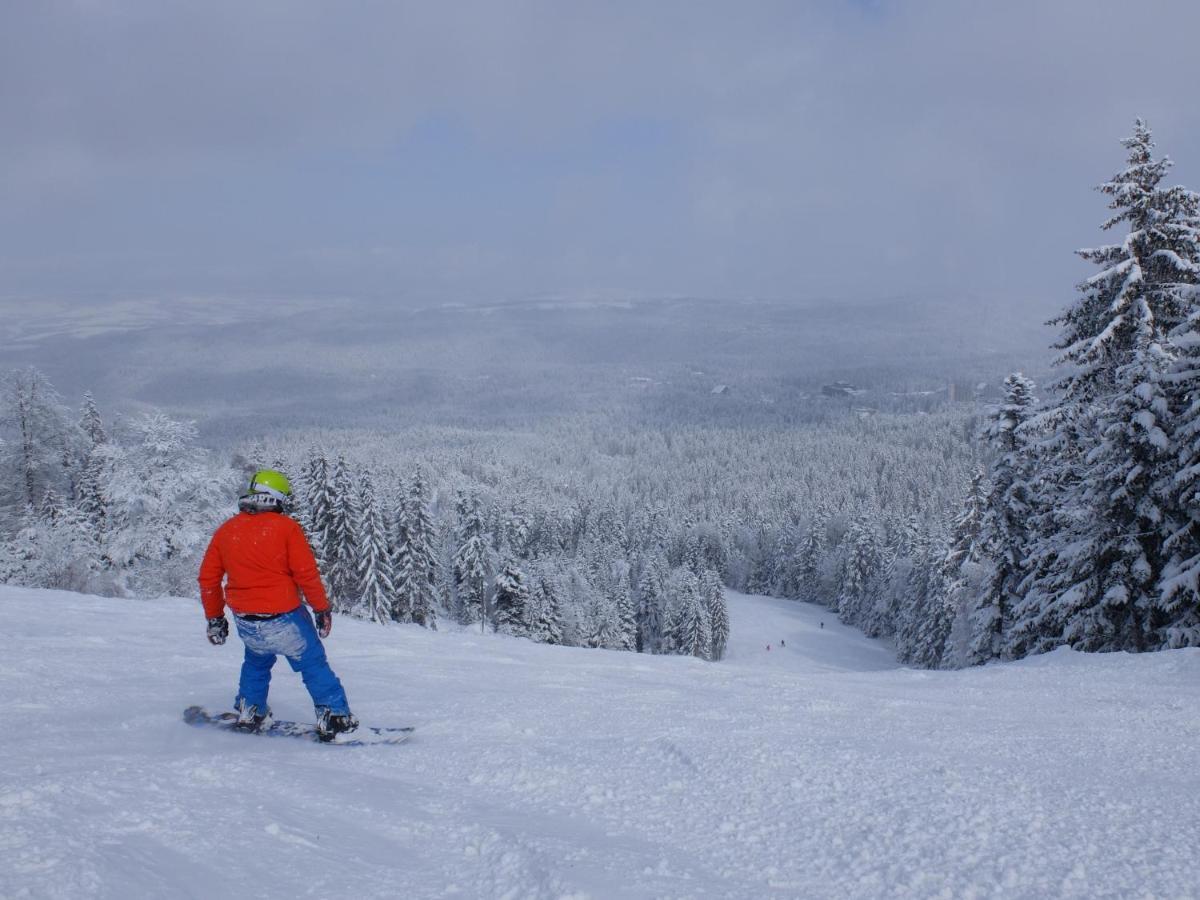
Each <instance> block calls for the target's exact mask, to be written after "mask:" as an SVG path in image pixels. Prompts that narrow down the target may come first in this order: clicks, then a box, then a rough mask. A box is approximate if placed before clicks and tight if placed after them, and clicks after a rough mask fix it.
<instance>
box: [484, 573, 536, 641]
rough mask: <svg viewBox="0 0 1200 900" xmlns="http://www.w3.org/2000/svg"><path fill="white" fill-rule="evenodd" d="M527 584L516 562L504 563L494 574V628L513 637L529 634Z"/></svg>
mask: <svg viewBox="0 0 1200 900" xmlns="http://www.w3.org/2000/svg"><path fill="white" fill-rule="evenodd" d="M529 604H530V597H529V584H528V582H527V580H526V578H525V573H524V572H522V571H521V570H520V569H519V568H518V567H517V564H516V562H514V561H512V560H510V561H509V562H507V563H505V564H504V567H503V568H502V569H501V570H500V574H499V575H497V576H496V593H495V597H494V599H493V601H492V605H493V620H494V622H495V626H496V630H497V631H498V632H500V633H502V634H511V635H513V636H514V637H527V636H528V635H529Z"/></svg>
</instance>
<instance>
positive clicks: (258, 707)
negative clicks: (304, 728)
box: [199, 469, 358, 741]
mask: <svg viewBox="0 0 1200 900" xmlns="http://www.w3.org/2000/svg"><path fill="white" fill-rule="evenodd" d="M291 497H292V487H291V485H290V484H289V483H288V480H287V478H286V477H285V476H284V475H283V474H282V473H280V472H275V471H272V470H269V469H261V470H259V471H258V472H255V473H254V477H253V478H251V479H250V487H249V488H248V489H247V490H246V492H245V493H244V494H242V496H241V497H240V498H239V500H238V514H237V515H236V516H234V517H233V518H232V519H229V520H228V521H226V522H225V523H224V524H223V525H221V527H219V528H218V529H217V531H216V533H215V534H214V535H213V538H212V542H211V543H210V544H209V545H208V552H206V553H205V554H204V561H203V562H202V563H201V564H200V578H199V581H200V599H201V602H203V604H204V614H205V615H206V616H207V617H208V640H209V642H210V643H212V644H214V645H219V644H224V643H225V638H226V637H227V636H228V635H229V622H228V621H227V620H226V618H225V606H226V604H228V605H229V608H230V609H231V610H233V620H234V622H235V623H236V625H237V631H238V636H239V637H241V639H242V642H243V643H244V644H245V645H246V654H245V657H244V659H243V661H242V674H241V680H240V683H239V684H238V694H237V697H236V699H235V700H234V708H235V710H236V711H237V714H238V727H240V728H243V729H245V730H247V731H259V730H261V729H262V728H263V727H264V726H267V725H269V724H270V716H271V710H270V708H269V707H268V706H267V690H268V688H269V687H270V685H271V667H272V666H274V665H275V659H276V656H277V655H282V656H284V657H286V658H287V661H288V664H289V665H290V666H291V667H292V669H293V671H296V672H299V673H300V676H301V677H302V678H303V679H304V686H305V687H306V688H308V692H309V694H310V695H311V696H312V700H313V705H314V706H315V707H316V713H317V733H318V737H319V738H320V739H321V740H323V741H329V740H333V738H334V736H335V735H337V734H340V733H344V732H351V731H354V730H355V729H356V728H357V727H358V720H357V719H356V718H354V716H353V715H352V714H351V712H350V706H349V704H348V703H347V701H346V692H345V691H344V690H343V689H342V683H341V682H340V681H339V680H338V677H337V675H335V674H334V673H333V670H332V669H331V668H330V667H329V662H328V660H326V658H325V647H324V646H323V645H322V644H321V638H325V637H329V631H330V629H331V627H332V625H333V622H332V618H331V615H332V614H331V611H330V607H329V599H328V598H327V597H326V596H325V588H324V586H323V585H322V584H321V575H320V572H319V571H318V570H317V561H316V559H315V558H314V557H313V552H312V548H310V547H309V545H308V540H307V539H306V538H305V536H304V532H303V531H302V530H301V528H300V526H299V524H297V523H296V521H295V520H294V519H292V518H291V517H290V516H288V515H287V512H288V508H289V506H290V503H291ZM222 581H224V582H225V583H224V585H222ZM301 592H303V595H304V599H305V600H306V601H308V605H309V606H310V607H312V610H313V612H314V613H316V626H315V627H314V625H313V619H312V616H311V615H309V612H308V610H307V609H306V608H305V607H304V605H303V604H302V603H301V600H300V596H301Z"/></svg>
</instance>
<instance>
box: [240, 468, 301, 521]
mask: <svg viewBox="0 0 1200 900" xmlns="http://www.w3.org/2000/svg"><path fill="white" fill-rule="evenodd" d="M291 502H292V485H291V482H289V481H288V480H287V476H286V475H284V474H283V473H282V472H276V471H275V470H274V469H259V470H258V471H257V472H255V473H254V475H253V476H252V477H251V479H250V486H249V487H248V488H247V489H246V493H244V494H242V496H241V499H240V500H239V501H238V508H239V509H241V510H242V511H244V512H263V511H267V510H277V511H279V512H283V511H285V510H286V509H287V508H288V506H289V505H290V504H291Z"/></svg>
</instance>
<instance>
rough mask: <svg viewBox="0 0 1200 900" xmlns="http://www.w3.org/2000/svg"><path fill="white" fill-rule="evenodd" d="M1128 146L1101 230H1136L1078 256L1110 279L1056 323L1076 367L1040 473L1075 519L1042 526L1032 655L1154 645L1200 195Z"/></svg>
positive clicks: (1137, 131) (1045, 502) (1161, 163)
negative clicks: (1174, 379)
mask: <svg viewBox="0 0 1200 900" xmlns="http://www.w3.org/2000/svg"><path fill="white" fill-rule="evenodd" d="M1123 143H1124V145H1125V147H1126V148H1127V149H1128V150H1129V159H1128V166H1127V167H1126V169H1125V170H1124V171H1122V172H1121V173H1119V174H1118V175H1117V176H1115V177H1114V178H1113V179H1112V180H1111V181H1109V182H1108V183H1106V184H1104V185H1102V186H1101V190H1102V191H1103V192H1104V193H1106V194H1108V195H1109V196H1110V197H1111V201H1110V204H1109V206H1110V208H1111V209H1113V210H1114V215H1113V216H1111V217H1110V218H1109V219H1108V221H1107V222H1105V223H1104V228H1105V229H1109V228H1112V227H1114V226H1116V225H1118V224H1121V223H1127V224H1128V226H1129V232H1128V234H1127V235H1125V237H1124V239H1123V241H1122V242H1121V243H1120V244H1116V245H1111V246H1106V247H1101V248H1099V249H1096V250H1085V251H1081V255H1082V256H1083V257H1084V258H1085V259H1088V260H1090V261H1092V262H1095V263H1096V264H1098V265H1099V266H1101V267H1102V270H1101V272H1099V273H1098V274H1096V275H1094V276H1093V277H1092V278H1090V279H1088V280H1087V281H1086V282H1084V283H1083V284H1082V285H1080V297H1079V298H1078V299H1077V301H1076V302H1075V303H1074V304H1073V305H1072V306H1071V307H1069V308H1068V309H1067V310H1066V311H1065V312H1064V313H1063V314H1062V315H1061V316H1060V317H1059V318H1058V319H1056V320H1054V321H1055V322H1056V323H1058V324H1060V325H1062V326H1063V335H1062V338H1061V339H1060V341H1059V342H1058V344H1056V346H1057V347H1058V348H1059V349H1061V350H1062V351H1063V355H1062V357H1061V359H1060V364H1063V365H1066V366H1069V370H1068V374H1067V375H1066V377H1064V378H1063V379H1062V380H1061V381H1060V383H1059V388H1060V392H1061V399H1060V401H1059V403H1058V404H1057V408H1056V409H1055V410H1054V411H1053V415H1052V416H1051V417H1050V418H1053V420H1054V421H1055V423H1056V425H1057V431H1056V434H1055V440H1057V443H1058V444H1059V449H1060V451H1061V452H1062V455H1063V457H1064V459H1065V460H1066V461H1067V462H1066V463H1065V464H1064V463H1057V464H1056V467H1055V468H1054V469H1053V470H1051V472H1049V473H1043V476H1046V475H1051V476H1052V477H1050V478H1046V477H1043V479H1042V484H1043V485H1045V486H1046V488H1048V493H1049V494H1050V495H1051V496H1049V497H1045V498H1042V499H1041V500H1040V501H1039V502H1040V503H1041V506H1042V508H1043V509H1044V510H1052V511H1054V510H1069V511H1072V512H1070V513H1068V514H1067V515H1069V516H1071V518H1070V519H1067V520H1066V521H1063V520H1062V516H1063V513H1061V512H1049V513H1046V514H1045V515H1043V516H1040V517H1035V518H1034V521H1035V522H1036V523H1037V535H1036V538H1037V540H1036V546H1034V547H1033V548H1032V550H1031V553H1030V557H1031V562H1032V563H1033V572H1032V574H1031V576H1030V578H1028V579H1026V589H1027V596H1026V600H1025V603H1024V604H1022V609H1021V611H1020V612H1021V613H1022V615H1021V616H1020V618H1021V619H1022V621H1020V622H1019V623H1018V624H1017V626H1016V627H1015V628H1014V633H1015V635H1016V643H1018V644H1021V645H1025V646H1028V647H1029V649H1034V650H1045V649H1049V648H1051V647H1054V646H1057V645H1058V644H1061V643H1069V644H1071V645H1072V646H1075V647H1079V648H1081V649H1090V650H1101V649H1132V650H1140V649H1146V648H1147V647H1148V646H1150V643H1151V642H1152V641H1153V638H1152V637H1151V636H1150V632H1152V631H1153V630H1154V629H1155V622H1154V620H1155V618H1156V616H1155V615H1154V614H1153V612H1152V610H1153V609H1154V608H1155V606H1156V605H1157V600H1156V598H1155V597H1154V596H1153V595H1154V592H1155V591H1156V589H1157V586H1158V584H1159V581H1160V577H1161V575H1162V573H1163V570H1164V565H1163V555H1164V554H1163V544H1164V543H1165V542H1166V540H1167V539H1168V538H1167V535H1168V534H1169V532H1170V530H1171V525H1170V523H1169V522H1167V521H1165V519H1166V516H1165V515H1164V509H1163V507H1162V505H1161V504H1160V502H1159V500H1158V495H1159V494H1160V493H1161V485H1162V484H1163V483H1165V482H1164V479H1166V480H1168V481H1169V480H1170V475H1171V473H1170V471H1169V469H1170V466H1169V465H1168V463H1167V460H1168V459H1169V457H1170V456H1171V455H1172V452H1173V448H1172V446H1171V441H1170V434H1169V432H1168V431H1167V430H1166V429H1164V427H1163V426H1164V424H1166V422H1165V416H1166V413H1167V407H1168V406H1169V402H1168V400H1167V397H1166V394H1165V389H1164V370H1165V369H1166V368H1167V367H1168V366H1169V365H1170V363H1171V357H1172V355H1173V350H1172V348H1171V344H1170V340H1169V335H1170V334H1171V333H1172V332H1174V331H1175V330H1177V328H1178V327H1179V326H1180V325H1181V324H1183V323H1185V322H1186V320H1187V318H1188V316H1189V314H1190V312H1191V298H1190V295H1189V294H1188V292H1186V291H1184V290H1181V289H1180V282H1181V279H1183V280H1186V279H1187V278H1193V279H1194V277H1195V260H1196V255H1197V252H1198V248H1197V247H1196V245H1195V226H1196V211H1197V198H1196V196H1195V195H1194V194H1192V193H1191V192H1188V191H1185V190H1183V189H1182V188H1162V187H1161V186H1160V182H1161V180H1162V178H1163V177H1164V176H1165V174H1166V172H1167V170H1168V169H1169V167H1170V165H1171V164H1170V161H1169V160H1167V159H1162V160H1155V159H1154V158H1153V156H1152V152H1151V151H1152V148H1153V143H1152V141H1151V139H1150V131H1149V129H1148V128H1147V127H1146V126H1145V124H1144V123H1143V122H1142V121H1141V120H1138V121H1137V123H1136V124H1135V128H1134V134H1133V136H1132V137H1130V138H1129V139H1127V140H1126V141H1124V142H1123ZM1131 417H1132V418H1131ZM1076 510H1082V511H1083V512H1082V513H1079V512H1075V511H1076ZM1047 525H1048V526H1050V527H1047ZM1031 600H1032V601H1034V602H1036V603H1037V608H1036V610H1033V611H1032V616H1031V610H1030V601H1031ZM1031 618H1032V624H1031V622H1030V619H1031ZM1022 649H1024V647H1022Z"/></svg>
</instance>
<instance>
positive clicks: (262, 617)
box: [234, 613, 287, 622]
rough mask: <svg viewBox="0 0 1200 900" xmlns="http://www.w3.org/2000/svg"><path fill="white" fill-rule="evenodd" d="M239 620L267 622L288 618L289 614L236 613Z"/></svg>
mask: <svg viewBox="0 0 1200 900" xmlns="http://www.w3.org/2000/svg"><path fill="white" fill-rule="evenodd" d="M234 615H236V616H237V617H238V618H239V619H249V620H250V621H251V622H267V621H269V620H271V619H278V618H279V617H280V616H286V615H287V613H245V614H243V613H235V614H234Z"/></svg>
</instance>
